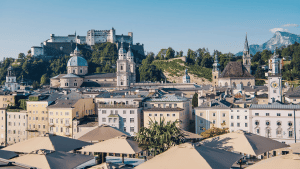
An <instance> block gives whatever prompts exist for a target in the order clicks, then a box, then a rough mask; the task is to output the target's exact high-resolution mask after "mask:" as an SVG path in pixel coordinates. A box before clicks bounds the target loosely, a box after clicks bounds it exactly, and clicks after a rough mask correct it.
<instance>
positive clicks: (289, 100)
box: [285, 97, 300, 104]
mask: <svg viewBox="0 0 300 169" xmlns="http://www.w3.org/2000/svg"><path fill="white" fill-rule="evenodd" d="M285 100H286V101H287V102H289V103H293V104H298V103H300V98H296V97H292V98H289V97H285Z"/></svg>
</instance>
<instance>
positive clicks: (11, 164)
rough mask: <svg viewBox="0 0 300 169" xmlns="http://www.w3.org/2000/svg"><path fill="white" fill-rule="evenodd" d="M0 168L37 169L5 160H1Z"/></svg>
mask: <svg viewBox="0 0 300 169" xmlns="http://www.w3.org/2000/svg"><path fill="white" fill-rule="evenodd" d="M0 168H3V169H29V168H30V169H36V168H35V167H32V166H28V165H25V164H21V163H16V162H15V161H13V160H7V159H4V158H0Z"/></svg>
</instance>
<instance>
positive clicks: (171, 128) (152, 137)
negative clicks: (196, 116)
mask: <svg viewBox="0 0 300 169" xmlns="http://www.w3.org/2000/svg"><path fill="white" fill-rule="evenodd" d="M150 123H151V124H150V126H149V128H146V127H141V128H140V130H139V132H138V133H137V135H136V137H135V140H136V141H137V142H138V144H139V147H141V148H142V149H143V150H150V151H154V156H155V155H156V152H157V151H159V152H164V151H166V150H167V149H169V148H170V147H171V146H174V145H178V144H180V143H182V141H183V138H184V137H183V134H182V133H181V130H180V129H179V128H178V127H177V125H178V123H179V122H178V121H175V122H171V121H168V122H166V121H165V120H164V119H161V118H160V120H159V122H157V121H153V120H152V119H150Z"/></svg>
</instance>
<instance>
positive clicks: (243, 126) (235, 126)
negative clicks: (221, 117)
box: [229, 108, 250, 132]
mask: <svg viewBox="0 0 300 169" xmlns="http://www.w3.org/2000/svg"><path fill="white" fill-rule="evenodd" d="M229 115H230V117H229V126H230V127H229V131H230V132H234V131H237V130H243V131H247V132H250V111H249V109H247V108H246V109H244V108H231V110H230V113H229Z"/></svg>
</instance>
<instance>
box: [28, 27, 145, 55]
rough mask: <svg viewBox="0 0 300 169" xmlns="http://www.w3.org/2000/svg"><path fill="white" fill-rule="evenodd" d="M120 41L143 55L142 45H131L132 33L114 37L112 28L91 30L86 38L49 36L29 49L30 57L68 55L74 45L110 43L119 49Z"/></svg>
mask: <svg viewBox="0 0 300 169" xmlns="http://www.w3.org/2000/svg"><path fill="white" fill-rule="evenodd" d="M121 39H122V41H123V43H124V46H126V47H127V46H128V45H129V44H130V45H131V48H132V50H136V51H138V53H140V54H142V55H144V45H143V44H142V45H140V44H139V43H136V44H135V45H134V44H133V32H128V35H123V34H122V35H116V30H115V29H114V28H112V29H110V30H94V29H91V30H89V31H87V35H86V36H79V35H76V32H75V33H74V34H71V35H68V36H56V35H55V34H50V39H48V40H46V41H44V42H42V43H41V45H40V46H33V47H31V56H33V57H37V56H60V55H69V54H70V53H71V52H73V51H74V50H75V47H76V44H86V45H87V47H91V46H93V45H95V44H99V43H105V42H111V43H115V44H117V46H118V48H119V46H120V43H121Z"/></svg>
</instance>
